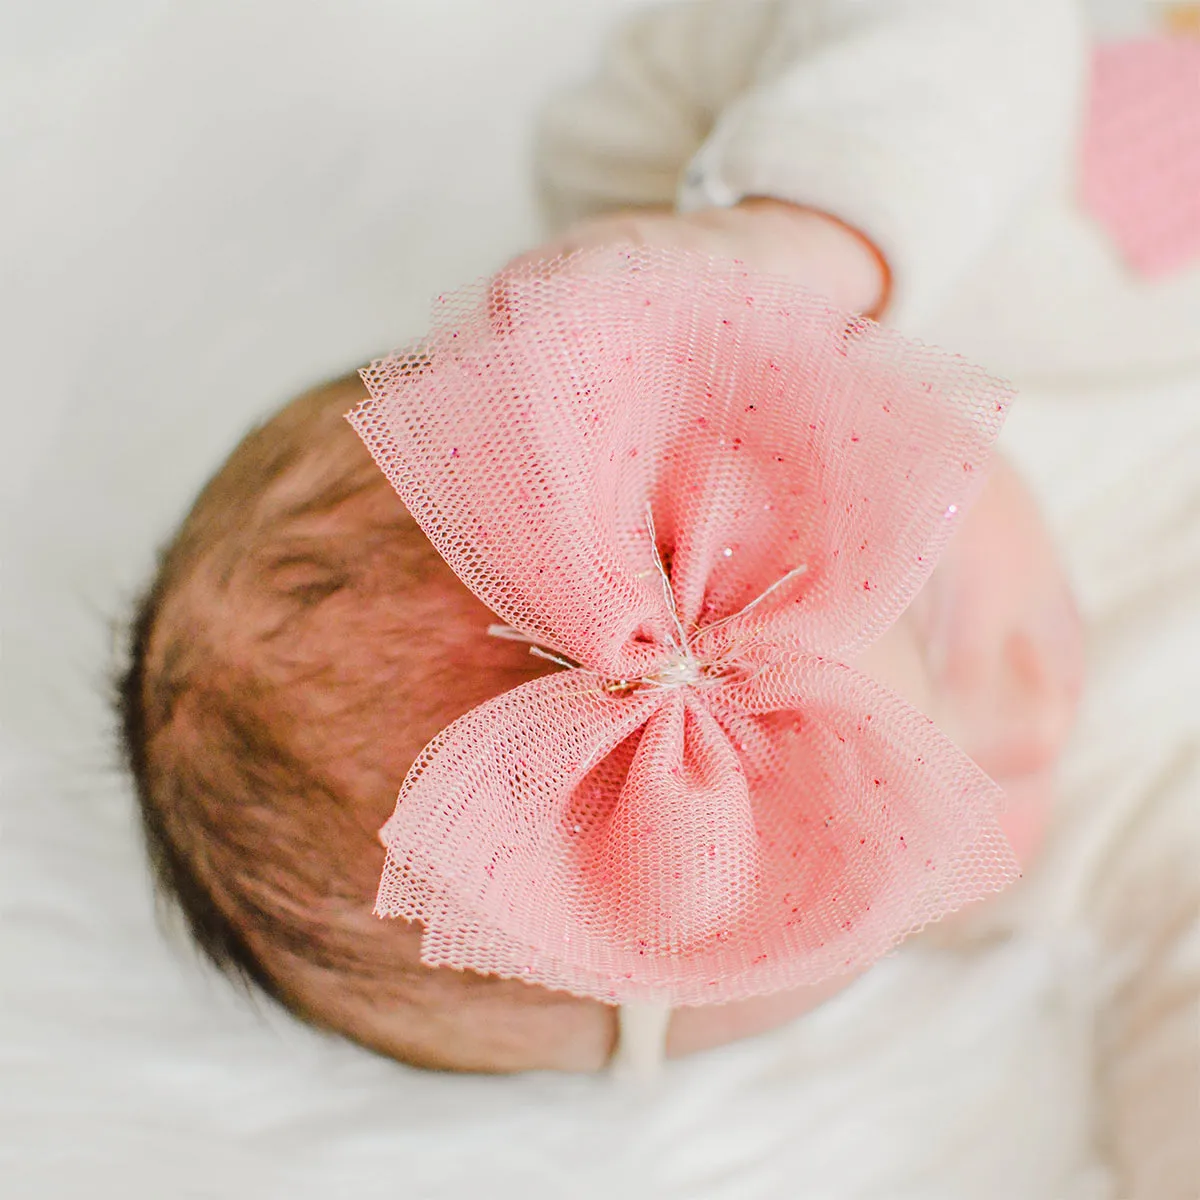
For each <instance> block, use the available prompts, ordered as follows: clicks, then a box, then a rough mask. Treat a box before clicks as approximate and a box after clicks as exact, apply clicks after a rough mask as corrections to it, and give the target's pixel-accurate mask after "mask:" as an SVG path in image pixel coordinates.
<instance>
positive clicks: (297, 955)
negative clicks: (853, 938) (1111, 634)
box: [122, 322, 1078, 1070]
mask: <svg viewBox="0 0 1200 1200" xmlns="http://www.w3.org/2000/svg"><path fill="white" fill-rule="evenodd" d="M726 324H728V322H726ZM364 395H365V392H364V389H363V385H362V384H361V383H360V382H359V381H358V379H357V378H352V379H348V380H343V381H340V382H338V383H335V384H333V385H330V386H328V387H325V388H322V389H319V390H317V391H315V392H313V393H310V394H309V395H306V396H303V397H301V398H300V399H299V400H297V401H295V402H294V403H293V404H291V405H289V406H288V407H287V408H285V409H284V410H283V411H282V412H281V413H279V414H278V415H277V416H276V417H275V418H274V419H272V420H271V421H270V422H268V423H267V424H266V425H264V426H263V427H262V428H260V429H258V430H256V431H255V432H254V433H252V434H251V435H250V436H249V437H248V438H247V439H246V440H245V441H244V442H243V443H242V444H241V445H240V446H239V447H238V448H237V450H236V451H235V452H234V454H233V455H232V456H231V458H230V459H229V461H228V462H227V463H226V464H225V465H224V466H223V467H222V469H221V470H220V472H219V473H218V474H217V475H216V477H215V478H214V479H213V480H212V482H211V483H210V484H209V485H208V486H207V488H206V489H205V490H204V492H203V493H202V494H201V496H200V498H199V499H198V500H197V502H196V505H195V507H194V508H193V510H192V512H191V514H190V515H189V517H188V518H187V520H186V521H185V523H184V525H183V527H182V528H181V530H180V531H179V533H178V535H177V536H176V538H175V539H174V541H173V542H172V544H171V545H170V546H169V548H168V549H167V551H166V552H165V554H164V556H163V559H162V562H161V565H160V570H159V575H158V578H157V580H156V581H155V583H154V585H153V587H152V589H151V591H150V593H149V595H148V597H147V599H146V601H145V602H144V605H143V607H142V610H141V612H140V614H139V616H138V618H137V621H136V623H135V628H134V634H133V644H132V662H131V665H130V668H129V671H128V674H127V676H126V679H125V681H124V685H123V688H122V714H123V721H124V730H125V740H126V747H127V754H128V759H129V762H130V764H131V766H132V769H133V773H134V776H135V779H136V783H137V790H138V796H139V800H140V803H141V810H142V815H143V824H144V829H145V834H146V838H147V843H148V847H149V852H150V858H151V862H152V865H153V868H154V871H155V875H156V880H157V883H158V886H159V889H160V892H161V894H162V895H163V896H164V898H166V899H167V900H168V901H170V902H172V903H174V904H175V905H177V906H178V908H179V909H180V910H181V912H182V914H183V915H184V917H185V919H186V923H187V924H188V926H189V927H190V929H191V932H192V934H193V936H194V938H195V940H196V941H197V943H198V944H199V946H200V947H201V948H202V949H203V951H204V952H205V953H206V954H207V956H208V957H209V958H210V959H211V960H212V961H213V962H215V963H216V964H217V965H218V966H219V967H221V968H223V969H225V970H226V971H228V972H230V973H231V974H234V975H237V976H240V977H242V978H243V979H244V980H246V981H248V982H253V983H255V984H257V985H259V986H260V987H261V988H262V989H263V990H265V991H266V992H267V993H268V994H270V995H272V996H274V997H275V998H276V999H278V1000H279V1001H281V1002H282V1003H284V1004H285V1005H286V1006H287V1007H289V1008H290V1009H291V1010H292V1011H293V1012H295V1013H296V1014H297V1015H299V1016H301V1017H302V1018H303V1019H306V1020H308V1021H310V1022H312V1023H314V1024H316V1025H318V1026H321V1027H324V1028H328V1029H331V1030H334V1031H337V1032H339V1033H342V1034H344V1035H346V1036H348V1037H351V1038H353V1039H354V1040H356V1041H359V1042H361V1043H363V1044H365V1045H367V1046H370V1047H372V1048H375V1049H377V1050H379V1051H381V1052H383V1053H385V1054H389V1055H392V1056H394V1057H397V1058H400V1059H404V1060H406V1061H411V1062H415V1063H418V1064H422V1065H429V1066H438V1067H450V1068H459V1069H475V1070H514V1069H525V1068H560V1069H572V1070H586V1069H595V1068H597V1067H599V1066H601V1065H602V1064H603V1063H604V1062H605V1061H606V1060H607V1059H608V1057H609V1055H610V1053H611V1050H612V1048H613V1044H614V1041H615V1037H616V1020H615V1015H614V1010H613V1009H612V1008H611V1007H610V1006H608V1005H605V1004H602V1003H599V1002H597V1001H595V1000H588V999H582V998H579V997H576V996H573V995H570V994H568V993H566V992H557V991H550V990H547V989H544V988H540V987H536V986H532V985H530V984H527V983H523V982H519V981H515V980H505V979H499V978H495V977H492V976H484V975H477V974H473V973H471V972H469V971H452V970H448V969H432V968H430V967H428V966H426V965H424V964H423V963H422V962H421V946H420V942H421V930H420V928H419V927H418V926H416V925H413V924H409V923H407V922H405V921H402V920H380V919H378V918H377V917H375V916H374V915H373V913H372V908H373V902H374V899H375V893H376V890H377V887H378V884H379V879H380V873H381V868H382V866H383V861H384V851H383V848H382V846H381V845H380V842H379V838H378V831H379V829H380V827H381V825H382V824H383V823H384V821H385V819H386V818H387V817H388V815H389V814H390V812H391V810H392V807H393V805H394V802H395V796H396V791H397V788H398V786H399V784H400V782H401V781H402V780H403V779H404V777H405V775H406V773H407V772H408V769H409V767H410V766H411V765H412V763H413V762H414V760H415V759H416V758H417V756H418V754H419V753H420V752H421V750H422V749H423V748H424V747H425V746H426V745H427V744H428V743H429V741H430V739H431V738H433V737H434V736H435V735H436V734H438V733H439V732H440V731H442V730H443V729H444V728H445V727H446V726H447V725H448V724H449V723H450V722H452V721H454V720H455V719H456V718H458V717H460V716H462V715H463V714H465V713H467V712H469V711H470V710H471V709H473V708H475V707H476V706H477V705H479V704H481V703H483V702H484V701H486V700H489V699H491V698H493V697H495V696H498V695H499V694H501V693H504V692H507V691H509V690H510V689H512V688H515V687H517V686H518V685H520V684H522V683H526V682H528V681H530V680H532V679H533V678H535V677H536V676H538V675H540V674H544V673H545V672H547V671H550V670H554V669H555V668H554V667H553V666H551V665H550V664H549V663H547V662H546V661H544V660H541V659H537V658H531V657H530V656H529V654H528V647H527V646H525V645H522V644H520V643H519V642H514V641H510V640H505V639H501V638H492V637H488V636H487V631H488V626H489V624H491V623H492V622H493V621H494V619H495V618H494V617H493V615H492V614H491V613H490V612H489V611H488V610H487V608H485V607H484V605H483V604H482V603H481V602H480V601H479V600H478V599H476V598H475V597H474V596H473V595H472V594H471V592H469V591H468V590H467V588H466V587H465V585H464V584H463V583H462V582H460V580H459V579H458V578H457V577H456V576H455V574H454V573H453V572H452V571H451V569H450V568H449V566H447V564H446V563H445V562H444V561H443V560H442V558H441V557H440V556H439V554H438V553H437V552H436V551H435V549H434V548H433V546H432V545H431V544H430V543H429V541H428V540H427V539H426V537H425V535H424V534H423V533H422V532H421V530H420V529H419V528H418V526H417V525H416V523H415V522H414V520H413V519H412V517H410V515H409V514H408V512H407V511H406V510H405V507H404V505H403V504H402V503H401V501H400V500H399V499H398V497H397V496H396V493H395V492H394V491H393V489H392V487H391V485H390V484H389V483H388V481H387V479H386V478H385V476H384V474H383V473H382V472H381V471H380V470H379V468H378V466H376V464H375V462H374V461H373V460H372V458H371V456H370V454H369V453H368V451H367V450H366V449H365V448H364V446H363V444H362V442H361V441H360V440H359V438H358V436H357V435H356V434H355V433H354V431H353V430H352V429H351V428H350V426H349V425H348V424H347V423H346V422H345V420H344V419H343V418H344V414H345V413H346V412H347V411H348V410H350V409H352V408H354V406H355V405H356V404H357V403H358V402H359V401H360V400H361V399H362V398H363V397H364ZM748 411H749V410H748ZM779 461H783V460H782V459H781V460H779ZM768 507H770V505H768ZM781 569H782V568H781ZM964 607H965V608H966V609H967V610H969V611H967V612H966V615H965V617H964ZM1072 620H1073V616H1072V613H1071V611H1070V604H1069V599H1068V598H1067V595H1066V590H1065V587H1064V586H1063V584H1062V578H1061V572H1060V571H1059V570H1058V568H1057V562H1056V560H1055V558H1054V555H1053V553H1052V551H1051V550H1050V549H1049V543H1048V540H1047V539H1046V537H1045V532H1044V530H1043V529H1042V527H1041V525H1040V523H1039V522H1038V520H1037V518H1036V512H1035V511H1034V510H1033V509H1032V508H1031V507H1030V505H1029V503H1028V497H1027V496H1026V494H1025V493H1024V492H1023V490H1022V489H1021V488H1020V487H1019V485H1017V484H1016V483H1015V481H1014V480H1013V477H1012V476H1011V473H1009V472H1007V471H1005V470H1004V469H1003V468H1001V469H1000V470H999V471H997V472H996V473H995V474H994V476H993V480H992V483H991V484H990V485H989V487H987V488H985V489H984V492H983V495H982V498H981V500H980V502H979V503H978V504H977V505H976V508H975V511H974V512H973V513H972V514H971V516H970V518H969V519H968V521H967V523H966V524H965V525H964V527H963V529H962V530H961V532H960V534H959V536H958V538H957V539H956V541H955V543H954V544H953V545H952V546H951V548H950V550H949V552H948V553H947V555H946V558H945V560H944V562H943V565H942V567H941V568H940V569H939V571H938V573H937V574H935V576H934V577H933V579H931V580H930V582H929V583H928V584H927V585H926V588H925V591H924V592H923V593H922V594H921V595H920V596H918V598H917V601H916V602H915V603H914V604H913V605H912V606H911V607H910V609H909V611H908V612H907V613H906V614H905V615H904V617H903V618H902V619H901V620H900V621H899V622H898V623H897V624H896V625H894V626H893V627H892V629H891V630H889V631H888V633H887V634H885V636H884V637H883V638H882V639H880V640H879V641H878V642H876V643H875V645H874V646H873V647H872V648H871V650H870V651H869V652H868V653H867V654H866V655H865V656H864V657H863V658H862V659H860V660H859V661H858V663H857V665H858V667H859V668H860V669H861V670H863V671H864V672H866V673H867V674H870V675H873V676H874V677H875V678H876V679H877V680H879V681H880V682H882V683H884V684H886V685H887V686H889V687H891V688H892V689H893V690H894V691H896V692H898V693H899V694H900V695H902V696H904V697H905V698H907V699H908V700H909V701H910V702H911V703H912V704H914V705H915V706H916V707H918V708H920V709H923V710H924V711H925V712H926V713H927V714H928V715H930V716H932V717H934V719H935V720H937V721H938V722H939V723H941V724H942V725H943V727H944V728H946V729H947V731H948V732H950V733H951V735H952V736H954V737H955V738H956V740H958V741H959V743H960V745H961V746H962V747H963V748H964V749H965V750H966V751H967V752H968V753H970V754H973V755H974V756H975V757H976V758H977V759H978V760H979V761H980V763H981V765H983V766H984V768H985V769H988V770H991V771H992V773H993V774H994V775H997V776H1006V778H1004V779H1002V782H1003V783H1005V784H1007V785H1011V786H1012V788H1013V790H1014V791H1018V792H1019V791H1022V790H1023V794H1025V795H1027V796H1030V795H1031V796H1034V797H1035V798H1036V797H1039V796H1041V795H1042V793H1043V792H1044V787H1043V784H1044V780H1045V778H1046V769H1047V767H1048V766H1049V765H1050V764H1051V763H1052V761H1053V759H1054V757H1055V756H1056V755H1057V752H1058V749H1059V747H1060V745H1061V743H1062V740H1063V737H1064V735H1065V731H1066V727H1067V725H1068V723H1069V717H1070V711H1071V709H1072V708H1073V705H1074V698H1075V691H1076V688H1077V681H1078V670H1077V663H1076V662H1075V661H1073V659H1072V657H1071V654H1070V653H1068V654H1066V655H1064V654H1063V653H1062V647H1063V646H1064V645H1067V644H1068V643H1070V642H1071V640H1072V639H1071V637H1069V636H1066V637H1064V631H1068V632H1069V631H1073V626H1072V625H1071V622H1072ZM1068 627H1070V630H1068ZM1076 657H1077V655H1076ZM917 761H918V762H920V761H921V760H920V759H918V760H917ZM878 782H879V781H878V780H876V784H878ZM1026 815H1027V814H1026ZM1024 824H1026V825H1028V821H1027V820H1025V821H1024ZM1035 824H1036V821H1035ZM903 840H904V839H903V838H901V841H902V842H903ZM845 982H846V978H845V977H844V976H842V977H837V978H835V979H833V980H831V981H829V982H826V983H822V984H819V985H817V986H815V987H810V988H804V989H800V990H792V991H785V992H782V993H779V994H776V995H775V996H772V997H766V998H761V999H752V1000H743V1001H737V1002H735V1003H730V1004H725V1005H720V1006H717V1005H710V1006H700V1007H690V1008H684V1009H677V1010H675V1012H674V1014H673V1016H672V1020H671V1028H670V1031H669V1035H668V1051H669V1052H675V1053H682V1052H687V1051H689V1050H694V1049H699V1048H703V1047H705V1046H709V1045H713V1044H716V1043H719V1042H721V1041H725V1040H729V1039H730V1038H733V1037H739V1036H744V1035H746V1034H749V1033H753V1032H756V1031H758V1030H760V1029H763V1028H767V1027H769V1026H771V1025H773V1024H777V1023H778V1022H779V1021H781V1020H783V1019H786V1018H787V1017H789V1016H792V1015H795V1014H797V1013H799V1012H802V1011H804V1010H806V1009H807V1008H810V1007H812V1006H813V1005H814V1004H816V1003H819V1002H820V1001H821V1000H822V999H824V998H825V997H827V996H828V995H830V994H832V993H833V992H834V991H836V990H838V989H839V988H840V987H841V986H844V983H845Z"/></svg>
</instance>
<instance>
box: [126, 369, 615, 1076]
mask: <svg viewBox="0 0 1200 1200" xmlns="http://www.w3.org/2000/svg"><path fill="white" fill-rule="evenodd" d="M365 394H366V393H365V389H364V388H363V385H362V383H361V381H360V380H359V379H358V377H357V376H352V377H349V378H346V379H342V380H339V381H337V382H336V383H333V384H330V385H328V386H326V387H324V388H320V389H317V390H315V391H313V392H310V393H308V394H307V395H305V396H302V397H301V398H300V399H298V400H296V401H294V402H293V403H292V404H290V405H288V406H287V407H286V408H284V409H283V410H282V411H281V412H280V413H279V414H277V415H276V416H275V417H273V418H272V419H271V420H270V421H268V422H267V423H266V424H265V425H263V426H261V427H260V428H257V429H255V430H254V431H253V432H252V433H251V434H250V435H249V436H248V437H247V438H246V439H245V440H244V441H243V442H242V443H241V445H239V446H238V447H237V449H236V450H235V451H234V453H233V454H232V455H231V456H230V458H229V459H228V460H227V461H226V463H225V464H224V465H223V466H222V467H221V469H220V470H219V471H218V472H217V474H216V475H215V476H214V477H213V479H212V480H211V481H210V482H209V483H208V485H207V486H206V487H205V488H204V490H203V491H202V492H201V494H200V496H199V498H198V499H197V500H196V503H195V505H194V506H193V508H192V511H191V512H190V513H189V515H188V516H187V518H186V519H185V521H184V523H183V525H182V526H181V528H180V529H179V531H178V533H177V534H176V535H175V537H174V538H173V539H172V540H171V542H170V543H169V545H168V546H167V547H166V549H165V550H164V551H163V552H162V554H161V556H160V560H159V564H158V570H157V572H156V576H155V578H154V581H153V583H152V584H151V586H150V588H149V589H148V591H147V592H146V594H145V596H144V598H143V599H142V601H141V602H140V604H139V605H138V608H137V612H136V614H135V616H134V619H133V622H132V627H131V630H130V638H129V659H128V666H127V669H126V670H125V672H124V675H123V676H122V678H121V679H120V681H119V683H118V687H117V697H116V702H117V710H118V717H119V724H120V733H121V741H122V747H123V753H124V758H125V761H126V763H127V765H128V768H129V771H130V774H131V775H132V778H133V782H134V786H135V791H136V796H137V803H138V808H139V811H140V815H141V825H142V830H143V834H144V840H145V844H146V851H147V855H148V859H149V863H150V868H151V873H152V876H153V881H154V885H155V890H156V894H157V898H158V900H159V903H160V905H161V906H162V907H163V909H164V910H166V911H172V910H173V911H175V912H177V913H178V914H179V915H180V916H181V917H182V920H183V924H184V926H185V927H186V930H187V931H188V932H189V933H190V935H191V938H192V940H193V941H194V942H195V944H196V946H197V947H198V948H199V950H200V951H201V952H202V954H203V955H204V957H206V958H207V959H208V960H209V961H210V962H211V963H212V964H213V965H214V966H216V967H217V968H218V969H219V970H220V971H221V972H223V973H224V974H225V975H227V976H228V977H230V978H231V979H232V980H234V981H235V982H238V983H240V984H242V985H243V986H246V987H248V988H252V987H257V988H258V989H260V990H261V991H262V992H263V993H265V994H266V995H267V996H269V997H271V998H272V999H274V1000H276V1001H277V1002H279V1003H280V1004H282V1005H283V1006H284V1007H286V1008H287V1009H289V1010H290V1011H291V1012H293V1013H294V1014H295V1015H297V1016H298V1017H300V1018H301V1019H303V1020H306V1021H308V1022H310V1023H312V1024H316V1025H319V1026H325V1027H328V1028H333V1029H336V1030H337V1031H338V1032H341V1033H345V1034H348V1035H349V1036H351V1037H353V1038H355V1039H356V1040H358V1041H361V1042H363V1043H365V1044H367V1045H371V1046H374V1047H375V1048H379V1049H382V1050H384V1051H385V1052H386V1053H388V1054H391V1055H393V1056H397V1057H402V1058H405V1059H408V1060H410V1061H413V1062H417V1063H421V1064H424V1065H435V1066H446V1065H451V1066H459V1067H466V1068H468V1069H505V1064H506V1062H509V1061H511V1062H513V1063H514V1064H520V1063H524V1062H526V1061H527V1060H528V1058H529V1046H530V1044H531V1042H534V1043H535V1042H537V1040H538V1039H539V1038H541V1037H542V1034H541V1031H542V1029H543V1028H544V1026H543V1025H540V1024H538V1022H539V1021H542V1020H543V1018H544V1016H545V1015H546V1013H547V1012H548V1010H552V1009H553V1010H555V1019H556V1020H557V1019H560V1018H561V1010H562V1008H563V1007H564V1006H565V1005H566V1004H568V1003H571V1004H575V1005H576V1006H578V1004H579V1002H578V1001H574V1000H572V999H571V998H568V997H562V996H557V995H554V994H551V993H543V992H540V991H539V990H537V989H532V988H529V987H527V986H526V985H523V984H518V983H512V982H509V981H503V980H497V979H494V978H490V977H484V976H478V975H471V974H469V973H467V974H464V973H461V972H453V971H433V970H430V969H429V968H427V967H425V966H423V965H422V964H421V963H420V961H419V939H420V930H419V928H417V927H414V926H410V925H408V924H407V923H405V922H403V921H383V920H380V919H378V918H376V917H375V916H373V915H372V907H373V902H374V897H375V890H376V887H377V885H378V881H379V875H380V871H381V869H382V864H383V856H384V851H383V847H382V846H381V844H380V842H379V840H378V830H379V827H380V826H381V825H382V824H383V822H384V820H385V819H386V818H387V816H388V815H389V814H390V812H391V810H392V808H393V806H394V804H395V798H396V792H397V790H398V788H399V785H400V783H401V781H402V780H403V777H404V773H405V771H406V770H407V768H408V765H409V764H410V763H411V762H412V760H413V759H415V758H416V756H417V754H418V752H419V751H420V750H421V748H422V747H423V746H424V745H425V743H426V742H427V741H428V740H429V739H430V738H431V737H433V735H434V734H436V733H437V732H438V731H439V730H440V729H442V728H443V727H444V726H445V725H446V724H447V723H448V722H449V721H451V720H453V719H454V718H455V717H457V716H459V715H461V714H462V713H464V712H466V711H468V710H469V709H471V708H473V707H474V706H475V705H476V704H478V703H480V702H482V701H483V700H485V699H488V698H490V697H491V696H492V695H495V694H496V693H497V692H499V691H503V690H505V689H506V688H509V687H513V686H516V685H518V684H520V683H522V682H524V681H526V680H528V679H530V678H533V677H534V676H536V675H537V674H540V673H542V672H543V671H544V670H546V669H547V667H546V664H544V663H539V662H538V661H537V660H536V659H531V658H529V657H528V655H527V654H526V653H525V650H526V648H525V647H522V646H515V645H513V644H511V643H506V642H502V641H499V640H498V639H496V638H490V637H488V636H487V634H486V630H487V626H488V623H489V620H490V619H492V618H491V617H490V615H489V614H488V613H487V611H486V609H484V608H483V606H482V605H481V604H479V602H478V601H476V600H475V599H474V597H472V596H471V595H470V593H469V592H467V590H466V589H465V588H464V587H463V586H462V585H461V584H460V583H459V582H458V581H457V580H456V579H455V578H454V576H453V574H452V573H451V571H450V569H449V568H448V567H447V566H446V564H445V563H444V562H443V561H442V560H441V559H440V557H439V556H438V555H437V553H436V551H435V550H434V549H433V547H432V546H431V545H430V544H429V542H428V541H427V540H426V538H425V536H424V534H423V533H422V532H421V531H420V529H419V528H418V527H417V525H416V523H415V522H414V521H413V520H412V518H411V517H410V516H409V514H408V512H407V510H406V509H405V508H404V506H403V504H402V503H401V502H400V500H399V498H398V497H397V496H396V494H395V493H394V492H393V490H392V488H391V486H390V485H389V484H388V482H387V480H386V479H385V478H384V476H383V475H382V473H381V472H380V471H379V469H378V467H376V465H375V464H374V462H372V460H371V458H370V456H369V455H368V454H367V452H366V450H365V448H364V447H363V445H362V443H361V442H360V441H359V439H358V437H357V436H356V435H355V433H354V431H353V430H352V429H351V428H350V426H349V425H348V424H347V423H346V422H345V420H344V419H343V415H344V414H345V412H346V411H347V410H349V409H350V408H352V407H353V406H354V405H355V404H356V403H357V402H358V401H359V400H361V399H362V398H363V396H365ZM468 668H469V669H468ZM364 1011H365V1012H368V1014H369V1015H368V1016H366V1017H363V1016H362V1013H363V1012H364ZM375 1014H383V1017H384V1018H386V1019H387V1021H388V1022H389V1023H388V1024H387V1027H386V1029H385V1030H384V1031H383V1032H381V1026H380V1025H379V1023H378V1022H377V1021H376V1020H375ZM396 1014H402V1016H403V1020H399V1019H398V1018H397V1016H396ZM381 1019H383V1018H381ZM597 1026H598V1027H599V1025H598V1023H597ZM571 1028H572V1026H571V1025H570V1023H569V1022H568V1023H567V1024H566V1025H565V1026H564V1031H565V1030H569V1029H571ZM603 1028H607V1027H606V1026H605V1027H603ZM556 1032H557V1031H556ZM564 1036H565V1032H564ZM604 1036H607V1035H604ZM543 1040H547V1041H548V1040H552V1039H543ZM587 1052H589V1053H594V1054H602V1053H604V1052H605V1051H603V1050H594V1048H588V1050H587Z"/></svg>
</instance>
